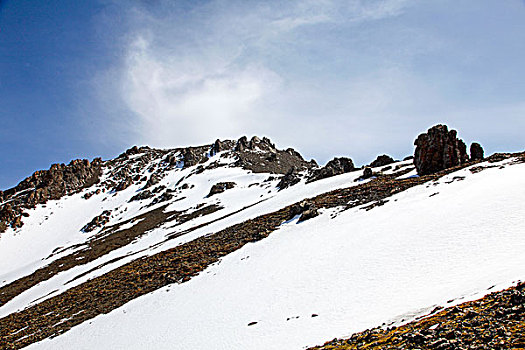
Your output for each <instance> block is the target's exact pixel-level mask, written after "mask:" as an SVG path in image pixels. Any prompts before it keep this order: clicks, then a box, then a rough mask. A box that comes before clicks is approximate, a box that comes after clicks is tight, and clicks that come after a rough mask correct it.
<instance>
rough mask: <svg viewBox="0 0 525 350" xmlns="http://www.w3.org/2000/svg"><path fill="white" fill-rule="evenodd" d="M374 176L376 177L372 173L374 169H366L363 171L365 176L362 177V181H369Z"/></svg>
mask: <svg viewBox="0 0 525 350" xmlns="http://www.w3.org/2000/svg"><path fill="white" fill-rule="evenodd" d="M372 176H374V173H373V172H372V168H369V167H366V168H365V169H364V170H363V175H362V176H361V179H369V178H371V177H372Z"/></svg>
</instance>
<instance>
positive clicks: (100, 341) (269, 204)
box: [0, 160, 525, 349]
mask: <svg viewBox="0 0 525 350" xmlns="http://www.w3.org/2000/svg"><path fill="white" fill-rule="evenodd" d="M508 163H510V161H508V160H507V161H504V162H502V163H501V164H503V165H505V164H507V165H506V166H505V167H504V168H503V169H499V168H497V167H495V168H490V169H486V170H484V171H482V172H479V173H471V172H470V171H469V170H468V169H463V170H460V171H458V172H455V173H452V174H450V175H447V176H445V177H443V178H441V179H440V180H438V181H437V182H430V183H427V184H425V185H421V186H417V187H413V188H411V189H409V190H407V191H404V192H401V193H399V194H397V195H395V196H393V197H391V198H389V201H388V202H387V203H386V204H385V205H383V206H379V207H375V208H374V209H372V210H370V211H366V210H361V209H360V208H353V209H350V210H347V211H343V212H339V211H338V210H337V209H332V210H325V211H324V212H323V213H322V215H320V216H318V217H316V218H313V219H310V220H308V221H306V222H302V223H297V221H290V222H287V223H284V224H283V225H282V226H281V228H280V229H279V230H277V231H276V232H274V233H272V234H271V235H270V236H269V237H268V238H266V239H264V240H262V241H259V242H257V243H254V244H249V245H246V246H245V247H243V248H242V249H240V250H238V251H235V252H234V253H232V254H230V255H228V256H226V257H225V258H223V259H222V260H221V262H220V263H219V264H216V265H214V266H211V267H209V268H208V269H206V270H205V271H204V272H202V273H201V274H200V275H199V276H197V277H195V278H193V279H191V280H190V281H188V282H186V283H182V284H172V285H169V286H167V287H165V288H162V289H160V290H157V291H155V292H153V293H150V294H148V295H145V296H142V297H140V298H137V299H135V300H133V301H131V302H129V303H128V304H126V305H125V306H123V307H121V308H118V309H116V310H114V311H112V312H110V313H109V314H106V315H100V316H98V317H96V318H94V319H92V320H90V321H88V322H85V323H83V324H81V325H79V326H77V327H75V328H73V329H72V330H70V331H69V332H66V333H65V334H63V335H60V336H58V337H56V338H53V339H47V340H44V341H42V342H39V343H36V344H33V345H31V346H29V348H31V349H72V348H75V349H93V348H113V349H144V348H155V349H302V348H304V347H306V346H311V345H316V344H319V343H323V342H324V341H326V340H329V339H332V338H334V337H342V336H348V335H350V334H352V333H354V332H356V331H360V330H363V329H366V328H369V327H374V326H378V325H381V324H383V323H389V322H406V321H409V320H411V319H413V318H414V317H415V316H417V315H421V314H424V313H428V312H429V311H430V310H431V309H433V308H434V307H435V306H437V305H451V304H454V303H459V302H461V301H465V300H466V299H472V298H475V297H477V296H481V295H483V294H484V293H486V292H487V290H488V289H489V288H491V287H493V286H494V285H496V287H495V288H498V289H501V288H503V287H505V286H507V285H509V284H511V283H512V282H513V281H516V280H518V279H520V278H523V266H524V265H525V255H524V254H523V251H524V250H525V235H523V232H525V220H524V219H523V214H524V213H525V204H524V202H523V198H524V196H525V164H515V165H508ZM496 165H499V164H496ZM357 175H360V174H357ZM357 175H356V174H354V173H350V174H345V175H341V176H336V177H333V178H330V179H326V180H323V181H319V182H318V183H313V184H310V185H304V184H301V185H297V186H294V187H292V188H290V189H288V190H285V191H282V192H280V193H281V194H280V195H276V196H274V197H272V199H268V200H267V201H265V202H262V203H261V204H259V205H258V206H259V207H258V208H255V207H253V208H250V210H253V212H251V211H250V210H248V211H247V212H242V214H239V215H238V216H232V217H230V218H229V219H228V221H227V222H220V223H218V224H217V226H216V227H212V228H209V229H210V230H211V231H215V229H218V228H219V227H221V226H222V225H230V224H232V223H234V222H238V221H239V220H244V219H246V218H248V217H250V216H251V215H255V213H258V215H260V214H261V213H262V212H265V211H266V212H267V211H270V210H274V208H277V207H279V206H283V204H285V203H290V202H292V203H293V201H295V200H297V199H301V198H304V197H308V196H312V195H314V194H317V193H322V191H327V190H330V189H334V188H339V187H346V186H348V185H353V184H356V183H355V182H353V179H355V177H356V176H357ZM462 177H464V179H463V180H461V179H462ZM308 186H310V187H308ZM226 193H227V192H226ZM226 193H224V194H225V195H226ZM281 196H282V197H281ZM278 198H279V199H278ZM237 199H238V197H237V198H236V199H235V200H237ZM232 201H233V200H232ZM261 211H262V212H261ZM334 216H335V217H334ZM210 230H208V231H207V232H209V231H210ZM199 234H204V233H203V232H200V233H194V235H193V236H191V237H186V238H185V239H191V238H192V237H195V236H198V235H199ZM492 290H494V289H492ZM492 290H491V291H492ZM22 304H23V303H21V304H20V305H22ZM8 305H9V304H8ZM0 310H1V309H0ZM313 315H317V316H315V317H313ZM253 322H257V323H255V324H252V325H249V324H251V323H253Z"/></svg>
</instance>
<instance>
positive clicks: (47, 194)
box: [0, 158, 102, 232]
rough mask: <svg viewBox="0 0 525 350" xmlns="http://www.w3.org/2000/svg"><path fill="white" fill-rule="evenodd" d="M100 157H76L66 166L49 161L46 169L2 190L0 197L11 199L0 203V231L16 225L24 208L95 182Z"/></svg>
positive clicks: (97, 177)
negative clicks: (6, 203)
mask: <svg viewBox="0 0 525 350" xmlns="http://www.w3.org/2000/svg"><path fill="white" fill-rule="evenodd" d="M101 166H102V160H101V159H100V158H96V159H94V160H93V161H92V162H89V161H88V160H87V159H82V160H81V159H76V160H73V161H71V162H70V163H69V164H68V165H64V164H53V165H52V166H51V168H50V169H49V170H40V171H37V172H35V173H33V175H31V176H30V177H28V178H26V179H24V180H23V181H22V182H20V183H19V184H18V185H17V186H16V187H13V188H10V189H8V190H6V191H4V192H3V195H2V197H3V200H4V201H6V200H11V201H10V203H9V204H8V205H2V206H0V223H3V225H0V232H3V231H5V229H7V227H8V226H11V227H13V228H16V227H20V226H21V225H22V221H21V219H20V216H21V214H22V211H23V209H24V208H34V207H35V206H36V205H37V204H42V203H46V202H47V201H48V200H54V199H60V198H61V197H63V196H65V195H68V194H72V193H76V192H78V191H80V190H82V189H84V188H86V187H90V186H92V185H94V184H95V183H97V182H99V177H100V175H101V173H102V170H101Z"/></svg>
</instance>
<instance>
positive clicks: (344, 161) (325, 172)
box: [306, 157, 356, 183]
mask: <svg viewBox="0 0 525 350" xmlns="http://www.w3.org/2000/svg"><path fill="white" fill-rule="evenodd" d="M354 170H356V168H355V166H354V162H353V161H352V159H350V158H345V157H341V158H337V157H336V158H334V159H332V160H331V161H329V162H328V163H326V165H325V166H324V167H322V168H320V169H315V170H313V172H312V174H311V175H310V176H309V177H308V180H307V181H306V182H307V183H308V182H313V181H317V180H321V179H325V178H328V177H332V176H335V175H340V174H344V173H348V172H350V171H354Z"/></svg>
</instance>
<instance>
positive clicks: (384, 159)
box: [370, 154, 394, 168]
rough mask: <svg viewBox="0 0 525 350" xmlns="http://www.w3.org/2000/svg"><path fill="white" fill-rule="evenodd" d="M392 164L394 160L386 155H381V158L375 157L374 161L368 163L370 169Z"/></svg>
mask: <svg viewBox="0 0 525 350" xmlns="http://www.w3.org/2000/svg"><path fill="white" fill-rule="evenodd" d="M392 163H394V159H393V158H392V157H390V156H388V155H386V154H383V155H381V156H377V158H376V160H374V161H373V162H372V163H370V167H372V168H376V167H380V166H385V165H388V164H392Z"/></svg>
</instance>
